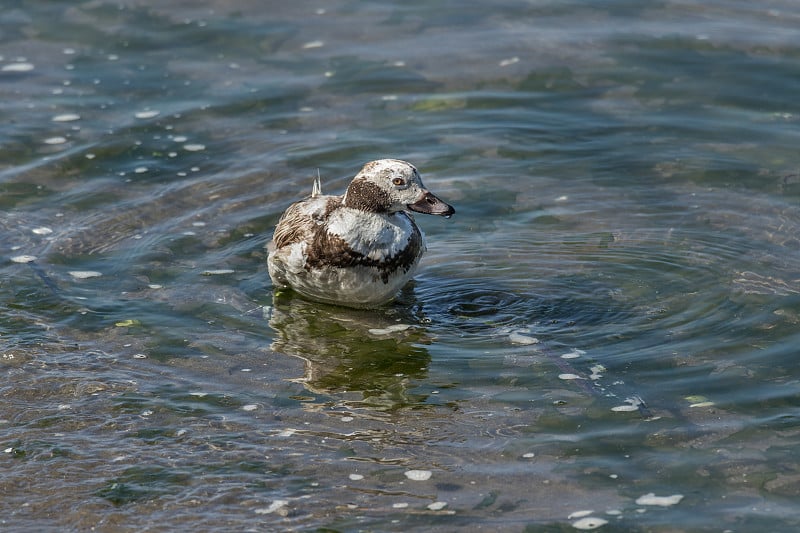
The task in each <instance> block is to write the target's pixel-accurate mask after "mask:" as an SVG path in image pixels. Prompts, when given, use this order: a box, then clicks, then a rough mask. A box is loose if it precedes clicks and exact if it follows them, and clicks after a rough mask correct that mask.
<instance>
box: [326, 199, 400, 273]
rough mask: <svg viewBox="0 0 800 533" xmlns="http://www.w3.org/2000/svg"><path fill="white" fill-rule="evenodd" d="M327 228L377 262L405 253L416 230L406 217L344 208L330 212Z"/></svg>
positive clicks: (356, 250)
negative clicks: (404, 250)
mask: <svg viewBox="0 0 800 533" xmlns="http://www.w3.org/2000/svg"><path fill="white" fill-rule="evenodd" d="M327 227H328V232H329V233H331V234H333V235H336V236H337V237H340V238H341V239H342V240H344V241H345V242H346V243H348V244H349V245H350V248H351V249H352V250H353V251H355V252H358V253H360V254H362V255H364V256H366V257H369V258H370V259H375V260H377V261H381V260H383V259H388V258H390V257H395V256H396V255H398V254H399V253H400V252H402V251H403V249H404V248H405V247H406V245H407V244H408V239H409V237H410V236H411V234H412V233H413V231H414V228H413V226H412V222H411V220H410V219H409V218H408V217H407V216H405V215H403V214H399V213H398V214H390V215H387V214H383V213H367V212H364V211H357V210H355V209H349V208H344V207H343V208H341V209H337V210H336V211H334V212H333V213H331V216H330V218H329V219H328V224H327Z"/></svg>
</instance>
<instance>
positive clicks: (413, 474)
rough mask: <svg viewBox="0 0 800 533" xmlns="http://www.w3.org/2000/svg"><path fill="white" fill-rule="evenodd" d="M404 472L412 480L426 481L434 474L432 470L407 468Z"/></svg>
mask: <svg viewBox="0 0 800 533" xmlns="http://www.w3.org/2000/svg"><path fill="white" fill-rule="evenodd" d="M404 474H405V476H406V477H407V478H408V479H410V480H412V481H426V480H428V479H430V478H431V476H432V475H433V473H432V472H431V471H430V470H406V471H405V472H404Z"/></svg>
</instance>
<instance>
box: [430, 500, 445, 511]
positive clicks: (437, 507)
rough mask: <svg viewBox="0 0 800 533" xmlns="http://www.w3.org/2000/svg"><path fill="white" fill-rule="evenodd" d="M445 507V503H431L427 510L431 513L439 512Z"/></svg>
mask: <svg viewBox="0 0 800 533" xmlns="http://www.w3.org/2000/svg"><path fill="white" fill-rule="evenodd" d="M445 507H447V502H433V503H431V504H429V505H428V509H430V510H431V511H441V510H442V509H444V508H445Z"/></svg>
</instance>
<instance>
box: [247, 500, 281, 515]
mask: <svg viewBox="0 0 800 533" xmlns="http://www.w3.org/2000/svg"><path fill="white" fill-rule="evenodd" d="M287 505H289V500H275V501H274V502H272V503H271V504H269V506H268V507H262V508H261V509H256V510H255V513H256V514H272V513H274V512H275V511H279V510H280V509H282V508H283V507H286V506H287Z"/></svg>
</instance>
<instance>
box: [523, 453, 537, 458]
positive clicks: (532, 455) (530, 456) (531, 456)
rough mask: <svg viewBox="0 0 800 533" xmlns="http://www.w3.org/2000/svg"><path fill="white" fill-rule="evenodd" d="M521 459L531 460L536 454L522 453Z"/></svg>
mask: <svg viewBox="0 0 800 533" xmlns="http://www.w3.org/2000/svg"><path fill="white" fill-rule="evenodd" d="M522 457H524V458H525V459H532V458H533V457H536V454H535V453H533V452H528V453H523V454H522Z"/></svg>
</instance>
